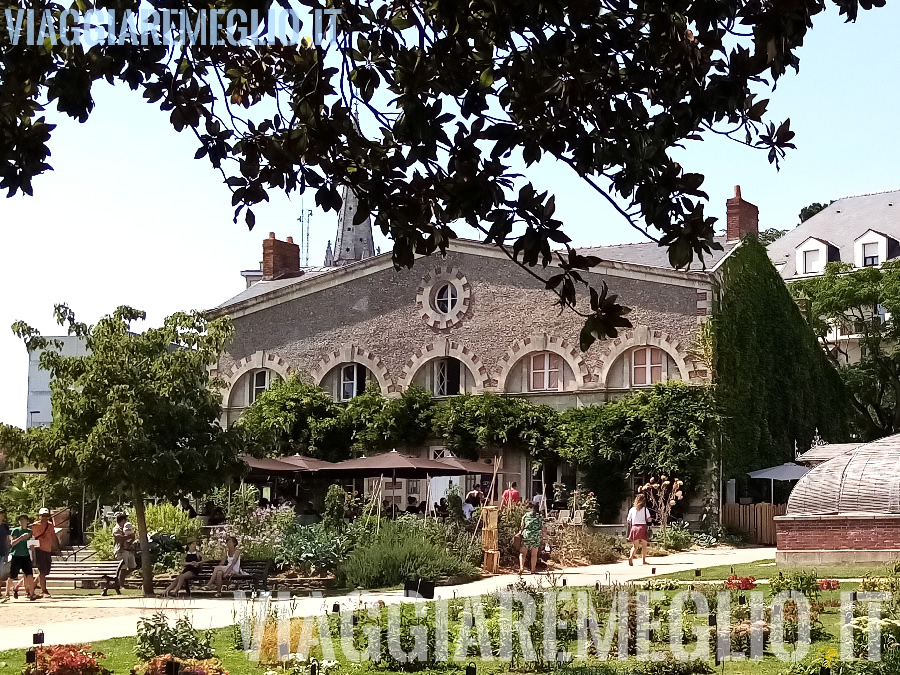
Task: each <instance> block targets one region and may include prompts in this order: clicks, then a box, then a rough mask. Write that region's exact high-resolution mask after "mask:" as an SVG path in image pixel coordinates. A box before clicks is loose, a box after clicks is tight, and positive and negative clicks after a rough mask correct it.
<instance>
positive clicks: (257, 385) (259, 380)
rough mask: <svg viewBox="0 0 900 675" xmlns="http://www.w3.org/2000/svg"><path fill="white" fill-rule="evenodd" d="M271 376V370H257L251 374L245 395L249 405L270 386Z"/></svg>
mask: <svg viewBox="0 0 900 675" xmlns="http://www.w3.org/2000/svg"><path fill="white" fill-rule="evenodd" d="M272 375H273V373H272V371H271V370H257V371H255V372H253V373H251V375H250V391H249V393H248V395H247V399H248V400H249V402H250V404H251V405H252V404H253V403H254V402H255V401H256V399H257V398H259V396H260V394H262V393H263V392H264V391H266V390H267V389H268V388H269V387H271V386H272Z"/></svg>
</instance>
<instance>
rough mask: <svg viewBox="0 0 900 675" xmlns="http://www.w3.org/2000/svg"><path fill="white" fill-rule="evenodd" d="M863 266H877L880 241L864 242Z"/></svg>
mask: <svg viewBox="0 0 900 675" xmlns="http://www.w3.org/2000/svg"><path fill="white" fill-rule="evenodd" d="M862 249H863V267H877V266H878V263H879V262H880V261H879V260H878V243H877V242H872V243H869V244H863V245H862Z"/></svg>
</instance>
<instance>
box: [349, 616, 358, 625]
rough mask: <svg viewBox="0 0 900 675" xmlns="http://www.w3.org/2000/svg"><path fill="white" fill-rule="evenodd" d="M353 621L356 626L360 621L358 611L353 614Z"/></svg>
mask: <svg viewBox="0 0 900 675" xmlns="http://www.w3.org/2000/svg"><path fill="white" fill-rule="evenodd" d="M351 621H352V622H353V625H354V626H355V625H356V624H358V623H359V617H358V616H356V613H354V614H353V617H352V619H351Z"/></svg>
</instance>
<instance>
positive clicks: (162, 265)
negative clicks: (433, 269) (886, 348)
mask: <svg viewBox="0 0 900 675" xmlns="http://www.w3.org/2000/svg"><path fill="white" fill-rule="evenodd" d="M898 33H900V6H898V5H889V6H887V7H885V8H883V9H878V10H874V11H871V12H862V13H861V17H860V20H859V21H858V22H857V23H856V24H844V23H843V22H842V21H841V19H840V18H839V17H838V14H837V11H836V9H835V8H834V7H833V6H829V8H828V11H827V12H826V14H825V15H824V16H822V17H820V18H819V19H818V20H817V25H816V27H815V28H814V29H813V31H812V33H811V35H810V37H809V39H808V40H807V44H806V45H805V46H804V47H803V48H802V49H801V50H800V58H801V66H800V74H799V76H793V75H792V76H788V77H786V78H784V79H783V80H782V81H781V82H780V83H779V86H778V89H777V91H776V92H774V93H773V94H772V95H771V98H772V102H771V104H770V106H769V110H770V112H771V113H772V116H773V119H781V118H783V117H790V118H791V120H792V128H793V129H794V130H795V131H796V132H797V138H796V139H795V142H796V143H797V147H798V149H797V150H796V151H793V152H791V153H790V154H789V156H788V158H787V160H786V161H785V162H784V163H783V165H782V169H781V171H780V172H776V171H775V168H774V167H773V166H771V165H769V164H768V162H767V161H766V158H765V155H764V154H763V153H762V152H755V151H753V150H750V149H748V148H745V147H741V146H738V145H736V144H734V143H731V142H729V141H727V140H725V139H722V138H718V137H713V138H709V139H708V140H706V141H705V142H702V143H692V144H690V145H689V146H688V147H687V148H686V149H685V150H683V151H681V152H680V155H679V158H678V159H679V161H680V162H681V163H682V164H683V165H684V166H685V168H686V169H687V170H689V171H697V172H700V173H704V174H705V175H706V183H705V188H706V191H707V192H708V193H709V195H710V204H709V206H708V207H707V210H708V213H710V214H711V215H715V216H719V217H720V222H721V221H724V208H725V200H726V199H727V198H728V197H729V196H731V194H732V193H733V190H734V186H735V185H738V184H740V185H741V187H742V192H743V196H744V198H745V199H747V200H748V201H751V202H753V203H755V204H757V205H758V206H759V209H760V227H761V228H767V227H779V228H782V229H784V228H789V227H792V226H793V225H795V224H796V223H797V213H798V212H799V211H800V209H801V208H802V207H803V206H805V205H807V204H809V203H811V202H815V201H827V200H830V199H834V198H837V197H842V196H846V195H851V194H860V193H866V192H877V191H882V190H889V189H894V188H898V187H900V161H898V151H900V124H898V113H900V88H898V85H897V73H898V72H900V50H898V49H897V35H898ZM94 96H95V100H96V103H97V107H96V110H95V111H94V113H93V114H92V116H91V118H90V120H89V121H88V122H87V123H85V124H78V123H77V122H76V121H72V120H69V119H61V120H59V126H58V127H57V129H56V131H55V134H54V138H53V140H52V145H51V149H52V151H53V156H52V158H51V164H52V165H53V166H54V171H53V172H51V173H48V174H46V175H45V176H43V177H40V178H38V179H37V180H36V181H35V183H34V189H35V196H34V197H31V198H29V197H23V196H16V197H14V198H12V199H2V200H0V266H2V270H3V274H4V277H5V279H6V282H5V284H4V290H3V292H2V295H0V359H2V362H3V364H4V372H5V378H4V380H5V381H4V386H3V387H0V422H5V423H9V424H17V425H24V423H25V418H26V403H25V395H26V389H27V355H26V353H25V349H24V347H23V346H22V345H21V343H20V342H19V341H18V340H16V339H15V338H14V337H13V335H12V333H11V332H10V331H9V329H8V327H9V325H10V324H11V323H12V322H13V321H14V320H17V319H23V320H25V321H28V322H29V323H31V324H32V325H35V326H37V327H38V328H39V329H41V330H42V331H44V333H45V334H54V333H55V332H56V328H55V325H54V323H53V321H52V307H53V304H54V303H56V302H60V301H65V302H67V303H69V304H70V306H72V307H73V308H74V310H75V311H76V314H77V315H78V316H79V317H80V318H81V319H83V320H86V321H95V320H96V319H97V318H98V317H99V316H101V315H102V314H104V313H107V312H109V311H111V310H112V309H114V308H115V307H116V306H118V305H120V304H130V305H132V306H135V307H138V308H141V309H145V310H147V312H148V315H149V316H148V322H149V323H151V324H153V323H157V322H158V321H160V320H161V319H162V317H164V316H165V315H166V314H169V313H171V312H173V311H177V310H182V309H205V308H209V307H211V306H214V305H217V304H219V303H220V302H222V301H223V300H225V299H227V298H228V297H230V296H232V295H234V294H236V293H238V292H239V291H240V290H241V289H242V288H243V279H242V278H241V277H240V275H239V272H240V270H242V269H249V268H255V267H257V266H258V264H259V261H260V257H261V250H262V245H261V241H262V239H263V238H264V237H265V236H266V235H267V234H268V232H270V231H274V232H275V233H276V234H277V235H278V236H279V238H284V237H285V236H287V235H294V237H295V238H297V237H299V229H300V228H299V224H298V223H297V222H296V219H297V218H298V216H299V215H300V209H301V198H300V197H294V198H293V199H291V200H289V199H287V198H285V197H284V196H283V195H275V194H273V199H272V202H271V203H270V204H267V205H263V206H262V207H260V208H257V209H255V211H256V215H257V221H256V228H255V229H254V231H253V232H248V231H247V229H246V227H245V226H244V225H243V224H242V223H239V224H237V225H235V224H233V223H232V220H231V218H232V210H231V206H230V204H231V200H230V194H229V192H228V190H227V189H226V188H225V187H224V186H223V185H222V184H221V180H220V176H219V175H218V174H217V173H216V172H214V171H213V170H212V169H211V168H210V167H209V164H208V163H207V162H206V161H205V160H204V161H195V160H194V159H193V155H194V151H195V150H196V142H195V139H194V137H193V136H192V135H190V134H189V133H181V134H178V133H176V132H174V131H173V130H172V129H171V127H170V126H169V125H168V123H167V117H166V115H164V114H162V113H160V112H159V111H158V110H157V109H156V108H155V107H154V106H151V105H148V104H146V103H144V102H143V100H142V99H141V98H140V96H139V95H137V94H135V93H133V92H131V91H128V90H125V89H123V90H116V91H114V90H113V89H112V87H110V86H108V85H105V84H101V85H97V87H96V88H95V90H94ZM51 116H52V115H51ZM527 173H528V175H529V177H530V178H531V179H532V180H533V181H534V182H535V184H536V185H537V186H539V187H540V188H541V189H547V190H550V191H551V192H553V193H555V194H556V203H557V215H558V216H559V217H560V218H562V220H563V222H564V223H565V227H566V231H567V232H568V234H569V235H570V236H571V237H572V238H573V239H574V240H575V243H576V244H577V245H591V244H594V245H596V244H611V243H624V242H630V241H639V240H640V235H639V234H638V233H637V232H635V231H634V230H632V229H630V227H629V226H628V225H627V223H625V222H624V221H623V220H621V218H620V217H619V216H617V215H616V214H615V213H614V212H613V211H612V209H611V208H610V207H608V206H607V205H605V204H604V203H603V202H602V201H601V200H600V199H599V198H598V197H597V196H595V194H594V193H593V192H592V191H591V190H590V189H589V188H587V187H585V186H583V185H581V184H580V183H579V182H578V181H577V180H573V179H572V174H571V173H570V172H569V171H568V169H566V168H564V167H560V166H557V165H554V164H551V163H542V164H541V165H540V166H538V167H533V168H532V169H531V170H529V171H528V172H527ZM305 206H306V208H312V207H313V198H312V196H311V195H310V196H309V197H307V198H306V204H305ZM335 225H336V216H335V215H334V214H333V213H332V214H324V213H322V212H321V211H318V210H315V211H314V215H313V218H312V234H311V237H310V243H311V247H310V248H311V250H312V255H311V257H310V263H311V264H321V258H322V255H323V253H324V250H325V244H326V242H327V241H328V240H329V239H333V238H334V229H335ZM459 233H460V234H461V235H463V236H471V235H470V234H469V233H467V232H465V231H464V230H460V232H459ZM376 237H377V238H378V237H379V235H376ZM376 243H377V244H378V245H380V246H381V247H382V250H385V249H386V248H387V247H388V246H389V245H390V244H389V242H386V241H385V240H383V239H381V240H380V241H377V242H376ZM624 300H625V301H626V302H627V298H625V299H624Z"/></svg>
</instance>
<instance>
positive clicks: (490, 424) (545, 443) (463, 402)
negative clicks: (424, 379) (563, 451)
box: [434, 393, 560, 459]
mask: <svg viewBox="0 0 900 675" xmlns="http://www.w3.org/2000/svg"><path fill="white" fill-rule="evenodd" d="M434 433H435V435H437V436H438V437H440V438H443V439H444V441H445V443H446V446H447V449H448V450H450V451H451V452H453V454H455V455H457V456H459V457H465V458H468V459H477V458H478V451H479V450H482V449H485V448H511V449H516V450H520V451H523V452H527V453H528V454H529V455H531V456H532V457H534V458H537V459H549V458H551V457H555V456H556V455H557V452H558V449H559V444H560V436H559V428H558V413H557V412H556V411H555V410H554V409H553V408H551V407H550V406H546V405H534V404H532V403H529V402H528V401H526V400H525V399H522V398H516V397H512V396H500V395H498V394H492V393H487V394H479V395H477V396H473V395H471V394H463V395H461V396H455V397H453V398H452V399H450V400H449V401H447V402H446V403H443V404H441V405H439V406H438V407H437V409H436V410H435V413H434Z"/></svg>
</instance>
